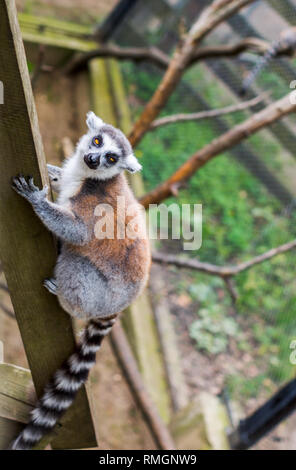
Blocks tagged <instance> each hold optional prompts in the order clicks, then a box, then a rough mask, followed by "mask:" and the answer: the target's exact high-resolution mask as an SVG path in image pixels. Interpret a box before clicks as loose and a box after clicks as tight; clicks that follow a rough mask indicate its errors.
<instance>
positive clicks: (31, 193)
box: [12, 175, 48, 202]
mask: <svg viewBox="0 0 296 470" xmlns="http://www.w3.org/2000/svg"><path fill="white" fill-rule="evenodd" d="M12 188H13V189H14V190H15V191H16V192H17V193H18V194H19V195H20V196H22V197H24V198H25V199H27V200H28V201H30V202H34V201H37V200H40V199H44V198H45V197H46V196H47V193H48V186H44V188H43V189H41V190H40V189H39V188H38V187H37V186H35V184H34V180H33V178H32V176H29V177H28V181H26V179H25V178H24V176H23V175H19V176H16V177H15V178H13V179H12Z"/></svg>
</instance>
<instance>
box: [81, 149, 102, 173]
mask: <svg viewBox="0 0 296 470" xmlns="http://www.w3.org/2000/svg"><path fill="white" fill-rule="evenodd" d="M100 158H101V156H100V154H99V153H88V154H87V155H84V161H85V163H86V164H87V166H88V167H89V168H90V169H91V170H96V169H97V168H98V166H99V165H100Z"/></svg>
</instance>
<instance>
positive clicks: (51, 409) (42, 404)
mask: <svg viewBox="0 0 296 470" xmlns="http://www.w3.org/2000/svg"><path fill="white" fill-rule="evenodd" d="M114 323H115V319H114V318H113V319H111V320H110V319H106V320H98V319H96V320H91V321H90V322H89V323H88V325H87V327H86V329H85V330H84V332H83V336H82V339H81V342H80V344H79V345H78V346H77V349H76V351H75V352H74V353H73V354H72V355H71V356H70V357H69V359H68V360H67V361H66V362H65V363H64V365H63V366H62V367H61V368H60V369H59V370H57V372H56V373H55V374H54V376H53V379H52V380H51V381H50V383H49V384H48V385H47V386H46V388H45V391H44V394H43V396H42V397H41V399H40V400H39V402H38V404H37V406H36V408H35V409H34V410H33V411H32V413H31V418H30V421H29V423H28V424H27V426H26V427H25V428H24V429H23V431H22V432H21V433H20V434H19V436H18V437H17V438H16V440H15V441H14V442H13V443H12V444H11V446H10V449H11V450H29V449H32V447H34V446H35V445H36V444H37V443H38V442H39V441H40V440H41V439H42V438H43V436H45V435H46V434H48V433H49V432H51V431H52V430H53V428H54V427H55V425H56V424H57V422H58V421H59V420H60V418H61V416H62V415H63V414H64V413H65V411H66V410H67V409H68V408H69V407H70V406H71V405H72V403H73V401H74V399H75V396H76V394H77V392H78V390H79V389H80V387H82V385H83V384H85V382H86V380H87V378H88V374H89V371H90V369H91V368H92V366H93V365H94V364H95V362H96V352H97V351H98V350H99V349H100V347H101V343H102V341H103V339H104V337H105V336H106V335H107V334H108V333H109V332H110V330H111V328H112V326H113V324H114Z"/></svg>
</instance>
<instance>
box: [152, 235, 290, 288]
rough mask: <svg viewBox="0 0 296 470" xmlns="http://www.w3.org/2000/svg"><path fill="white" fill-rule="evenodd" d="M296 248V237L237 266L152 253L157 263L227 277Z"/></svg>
mask: <svg viewBox="0 0 296 470" xmlns="http://www.w3.org/2000/svg"><path fill="white" fill-rule="evenodd" d="M294 248H296V239H295V240H292V241H290V242H288V243H284V244H283V245H280V246H278V247H276V248H272V249H271V250H269V251H266V252H265V253H263V254H262V255H258V256H255V257H254V258H251V259H250V260H249V261H245V262H243V263H239V264H237V265H236V266H217V265H215V264H211V263H203V262H201V261H198V260H196V259H191V258H183V257H181V256H175V255H168V254H165V253H159V252H154V253H153V254H152V259H153V261H154V262H156V263H165V264H173V265H175V266H178V267H180V268H187V269H193V270H196V271H200V272H203V273H205V274H209V275H211V276H219V277H221V278H223V279H225V278H230V277H232V276H235V275H237V274H239V273H241V272H242V271H246V270H247V269H250V268H251V267H252V266H255V265H256V264H260V263H263V262H264V261H267V260H269V259H271V258H273V257H274V256H277V255H279V254H282V253H286V252H287V251H290V250H293V249H294Z"/></svg>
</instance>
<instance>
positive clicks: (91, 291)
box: [11, 113, 148, 450]
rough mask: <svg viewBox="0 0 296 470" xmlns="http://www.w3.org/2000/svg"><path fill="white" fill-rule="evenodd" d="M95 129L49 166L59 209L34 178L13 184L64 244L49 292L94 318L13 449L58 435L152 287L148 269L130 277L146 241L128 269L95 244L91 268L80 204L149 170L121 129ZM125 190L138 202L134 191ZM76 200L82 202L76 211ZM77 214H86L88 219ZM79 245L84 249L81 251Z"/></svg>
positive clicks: (98, 125) (88, 228) (94, 125)
mask: <svg viewBox="0 0 296 470" xmlns="http://www.w3.org/2000/svg"><path fill="white" fill-rule="evenodd" d="M87 125H88V127H89V132H88V133H87V134H86V135H84V136H83V137H82V138H81V139H80V141H79V143H78V145H77V148H76V151H75V153H74V155H73V156H72V157H71V158H70V159H68V160H66V162H65V165H64V167H63V169H59V168H58V167H55V166H53V165H48V172H49V178H50V182H51V187H52V189H53V190H54V191H56V192H58V193H59V196H58V200H57V203H53V202H51V201H49V200H48V199H47V197H46V196H47V192H48V188H47V186H45V187H44V188H43V189H41V190H39V188H38V187H37V186H35V185H34V182H33V178H32V177H30V178H29V179H28V180H26V179H25V178H24V177H23V176H22V175H20V176H18V177H16V178H14V179H13V184H12V187H13V189H14V190H15V191H16V192H17V193H18V194H20V195H21V196H22V197H24V198H25V199H26V200H27V201H29V202H30V203H31V205H32V207H33V209H34V211H35V212H36V214H37V215H38V217H39V218H40V220H41V221H42V222H43V223H44V225H45V226H46V227H47V228H48V229H49V230H50V231H51V232H52V233H53V234H54V235H55V236H56V237H57V238H58V239H60V240H61V242H62V246H61V252H60V254H59V257H58V260H57V263H56V267H55V272H54V276H55V277H54V278H51V279H46V280H45V281H44V286H45V287H46V289H48V290H49V292H51V293H52V294H54V295H57V297H58V300H59V302H60V304H61V305H62V307H63V308H64V309H65V310H66V311H67V312H68V313H69V314H70V315H73V316H76V317H81V318H86V319H88V320H89V321H88V325H87V326H86V329H85V331H84V334H83V337H82V340H81V343H80V345H79V346H78V348H77V350H76V352H75V353H74V354H72V355H71V356H70V358H69V359H68V360H67V361H66V363H65V364H64V365H63V366H62V367H61V369H59V370H58V371H57V372H56V373H55V375H54V377H53V379H52V380H51V382H50V383H49V384H48V386H47V387H46V388H45V393H44V395H43V396H42V397H41V399H40V401H39V403H38V404H37V406H36V408H35V409H34V410H33V412H32V413H31V418H30V421H29V423H28V424H27V426H26V427H25V429H24V430H23V431H22V432H21V433H20V434H19V436H18V437H17V439H16V440H15V441H14V442H13V444H12V445H11V449H14V450H20V449H23V450H26V449H31V448H32V447H34V446H35V444H37V442H38V441H39V440H40V439H41V438H42V437H43V436H44V435H45V434H47V433H49V432H51V430H52V429H53V428H54V426H55V425H56V423H57V422H58V421H59V419H60V418H61V416H62V414H63V413H64V412H65V411H66V409H67V408H69V406H71V404H72V403H73V401H74V399H75V396H76V393H77V392H78V390H79V388H80V387H81V386H82V385H83V384H84V383H85V382H86V380H87V377H88V373H89V370H90V369H91V367H92V366H93V364H94V363H95V354H96V352H97V351H98V349H99V348H100V345H101V342H102V339H103V338H104V336H106V335H107V334H108V333H109V331H110V330H111V328H112V325H113V323H114V322H115V318H116V316H117V314H118V313H119V312H120V311H122V310H123V309H125V308H126V307H127V306H128V305H129V304H130V303H131V302H132V300H133V299H134V298H135V297H136V296H137V295H138V294H139V292H140V290H141V289H142V288H143V287H144V284H145V282H146V277H145V276H146V271H145V270H143V271H142V272H143V274H142V277H143V279H140V280H137V281H136V282H131V281H129V280H128V276H126V277H127V279H126V278H125V273H127V272H128V271H127V270H126V271H125V272H124V269H125V268H124V266H128V262H129V256H130V253H131V251H130V250H133V248H136V249H137V248H138V246H137V245H136V244H137V242H138V241H139V240H138V241H137V240H135V241H134V244H133V243H131V244H130V245H129V247H128V248H126V252H125V254H126V257H125V258H124V262H123V263H117V261H116V260H115V261H114V260H113V261H109V263H108V262H106V260H105V259H103V254H102V253H101V252H100V251H99V246H100V245H95V246H96V248H95V249H96V250H97V251H98V252H96V257H95V259H96V265H95V264H93V263H92V262H91V257H92V253H93V252H92V247H93V245H91V244H89V245H88V246H86V247H84V245H87V244H88V243H90V242H91V241H92V239H93V237H94V233H93V227H92V223H89V222H87V216H86V217H85V221H84V220H83V219H84V214H85V212H84V211H85V208H84V206H82V209H83V210H81V208H79V205H78V203H79V200H80V201H81V199H79V198H81V197H82V199H83V198H85V196H87V197H93V195H95V194H96V191H97V190H99V191H100V198H102V199H103V198H104V197H105V195H106V191H107V187H108V185H110V183H111V184H112V181H113V182H114V178H117V177H119V178H122V176H119V174H120V173H121V172H122V171H123V170H124V169H127V170H128V171H131V172H135V171H138V170H139V169H140V168H141V165H140V164H139V163H138V161H137V159H136V157H135V156H134V155H133V153H132V148H131V146H130V143H129V142H128V140H127V139H126V137H125V136H124V134H122V132H121V131H119V130H117V129H115V128H113V127H112V126H110V125H107V124H104V123H103V121H102V120H101V119H100V118H98V117H97V116H96V115H95V114H94V113H88V115H87ZM98 134H100V135H103V137H102V139H103V141H104V140H105V143H104V145H103V146H102V147H104V148H103V151H102V153H101V155H100V161H99V165H98V166H97V167H96V168H91V166H92V165H91V164H92V162H89V161H88V157H89V155H88V154H89V152H90V150H92V148H93V138H94V137H95V136H96V135H98ZM104 136H105V139H104ZM107 136H108V137H107ZM108 151H110V152H111V153H112V152H113V155H114V152H115V151H117V152H119V154H120V155H118V159H117V160H116V163H115V164H114V165H112V162H109V163H110V165H107V161H106V158H107V159H108ZM116 155H117V154H116ZM119 187H121V188H122V192H123V193H125V195H126V197H127V198H128V197H129V200H131V199H132V196H131V193H130V190H129V188H128V185H127V184H125V185H124V184H123V186H119ZM75 198H78V199H75ZM84 200H85V199H84ZM86 200H87V199H86ZM75 201H76V202H77V201H78V202H77V205H76V206H75ZM91 207H92V206H91ZM75 210H76V211H77V213H79V214H81V216H80V217H79V216H78V215H77V213H75ZM77 246H79V247H83V248H79V249H78V248H77ZM85 249H86V250H89V251H87V253H90V254H89V258H87V257H86V256H85V257H84V256H83V255H82V254H80V253H85V251H84V250H85ZM75 250H76V252H75ZM100 256H101V258H100ZM147 259H148V258H147ZM125 263H127V264H125ZM98 266H99V267H101V269H103V266H104V272H102V271H101V270H100V269H99V268H98ZM147 266H148V264H147ZM147 275H148V273H147ZM136 279H137V278H136Z"/></svg>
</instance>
